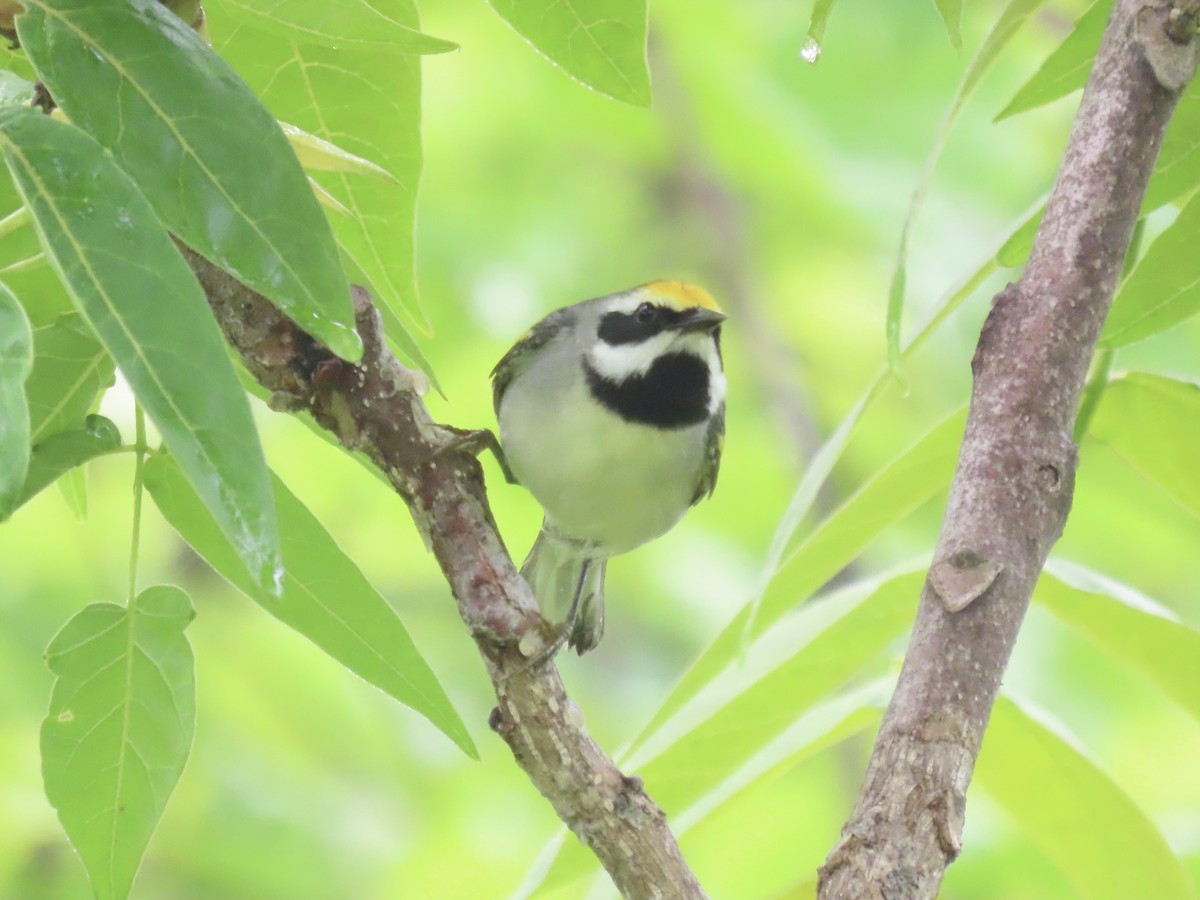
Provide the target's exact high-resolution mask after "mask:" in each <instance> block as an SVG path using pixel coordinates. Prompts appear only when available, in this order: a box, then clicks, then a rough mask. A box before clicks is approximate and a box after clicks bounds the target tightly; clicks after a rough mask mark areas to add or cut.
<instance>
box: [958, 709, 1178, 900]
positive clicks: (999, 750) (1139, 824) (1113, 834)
mask: <svg viewBox="0 0 1200 900" xmlns="http://www.w3.org/2000/svg"><path fill="white" fill-rule="evenodd" d="M1062 734H1063V732H1062V729H1061V728H1060V727H1058V726H1053V725H1049V724H1047V723H1046V721H1045V717H1044V716H1042V715H1037V716H1035V715H1033V714H1031V713H1030V712H1028V711H1026V710H1023V709H1022V708H1021V707H1019V706H1018V705H1017V704H1016V703H1014V702H1013V701H1012V700H1011V699H1009V698H1007V697H1004V696H1001V697H1000V698H999V699H998V700H997V701H996V705H995V707H994V708H993V709H992V716H991V719H990V721H989V722H988V729H987V733H986V734H985V736H984V740H983V748H982V750H981V752H980V754H979V761H978V764H977V765H976V768H975V781H976V783H977V784H978V785H979V786H980V787H981V788H983V789H984V790H985V791H987V793H988V795H989V796H990V797H991V798H992V800H993V801H994V802H995V803H996V804H997V805H998V806H1000V807H1001V808H1002V809H1004V810H1005V811H1007V812H1008V813H1009V814H1010V815H1011V816H1012V817H1013V819H1014V820H1015V821H1016V823H1017V825H1018V826H1019V827H1020V829H1021V830H1022V832H1024V834H1025V836H1026V837H1027V838H1029V840H1030V841H1031V842H1033V844H1034V845H1035V846H1037V847H1038V848H1039V849H1040V850H1041V851H1042V852H1043V853H1044V854H1046V856H1047V857H1049V858H1050V859H1051V860H1052V861H1053V862H1054V864H1055V865H1057V866H1058V867H1059V869H1061V870H1062V872H1063V874H1064V875H1065V876H1066V877H1067V879H1068V880H1069V881H1070V882H1071V884H1072V885H1073V886H1074V888H1075V891H1076V894H1077V896H1079V897H1087V898H1091V900H1106V898H1111V900H1128V898H1130V897H1154V898H1155V900H1173V898H1179V900H1184V898H1186V900H1192V898H1193V897H1194V894H1193V893H1192V889H1191V886H1190V883H1189V880H1188V877H1187V874H1186V872H1185V871H1184V869H1183V866H1182V865H1181V863H1180V861H1179V859H1178V858H1177V857H1176V856H1175V854H1173V853H1172V852H1171V849H1170V847H1168V846H1167V842H1166V841H1165V840H1164V839H1163V836H1162V835H1161V834H1160V833H1159V831H1158V829H1157V828H1155V826H1154V823H1153V822H1151V821H1150V819H1149V818H1147V816H1146V814H1145V813H1144V812H1143V811H1142V810H1141V809H1140V808H1139V807H1138V806H1137V805H1136V804H1135V803H1134V802H1133V801H1132V800H1131V799H1130V798H1129V796H1128V795H1126V794H1125V793H1124V792H1123V791H1122V790H1121V788H1120V787H1119V786H1118V785H1116V784H1115V783H1114V782H1113V780H1112V779H1111V778H1110V777H1109V776H1108V775H1107V774H1105V773H1104V772H1103V771H1102V770H1101V769H1100V768H1099V767H1098V766H1097V765H1096V764H1095V763H1094V762H1092V761H1091V760H1090V759H1088V758H1087V757H1086V756H1085V755H1084V754H1083V753H1081V752H1080V751H1079V750H1078V749H1076V747H1075V745H1074V742H1073V741H1072V740H1070V739H1069V738H1065V737H1063V736H1062Z"/></svg>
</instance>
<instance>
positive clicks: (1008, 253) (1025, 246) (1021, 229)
mask: <svg viewBox="0 0 1200 900" xmlns="http://www.w3.org/2000/svg"><path fill="white" fill-rule="evenodd" d="M1045 214H1046V203H1045V201H1043V202H1041V203H1039V204H1038V206H1037V208H1036V209H1035V210H1034V211H1033V212H1031V213H1028V214H1027V215H1026V216H1025V219H1024V221H1023V222H1022V223H1021V224H1020V225H1019V226H1018V227H1017V230H1016V231H1014V232H1013V233H1012V234H1011V235H1010V236H1009V238H1008V240H1007V241H1005V242H1004V246H1003V247H1001V248H1000V249H999V250H998V251H997V252H996V262H998V263H999V264H1000V265H1002V266H1003V267H1004V268H1006V269H1015V268H1016V267H1017V266H1023V265H1025V260H1027V259H1029V251H1030V250H1032V249H1033V239H1034V238H1035V237H1037V230H1038V229H1039V228H1041V227H1042V216H1044V215H1045Z"/></svg>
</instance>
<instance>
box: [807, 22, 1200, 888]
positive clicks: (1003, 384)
mask: <svg viewBox="0 0 1200 900" xmlns="http://www.w3.org/2000/svg"><path fill="white" fill-rule="evenodd" d="M1195 5H1196V4H1194V3H1191V4H1190V8H1186V6H1187V5H1185V4H1179V6H1180V7H1181V8H1175V5H1173V4H1171V3H1168V2H1165V0H1117V2H1116V3H1115V4H1114V10H1113V14H1112V18H1111V20H1110V22H1109V25H1108V29H1107V31H1106V33H1105V37H1104V40H1103V43H1102V45H1101V47H1100V50H1099V53H1098V54H1097V56H1096V61H1095V64H1094V67H1093V70H1092V74H1091V78H1090V79H1089V81H1088V84H1087V87H1086V89H1085V91H1084V95H1083V100H1082V102H1081V104H1080V107H1079V112H1078V114H1077V116H1076V119H1075V124H1074V126H1073V128H1072V131H1071V136H1070V138H1069V140H1068V144H1067V148H1066V151H1065V153H1064V156H1063V161H1062V166H1061V168H1060V170H1059V174H1058V179H1057V181H1056V183H1055V186H1054V190H1053V192H1052V194H1051V197H1050V201H1049V204H1048V206H1047V210H1046V215H1045V218H1044V220H1043V222H1042V225H1041V227H1040V229H1039V231H1038V234H1037V238H1036V239H1035V241H1034V244H1033V250H1032V252H1031V255H1030V259H1029V263H1028V265H1027V267H1026V269H1025V272H1024V274H1023V275H1022V277H1021V278H1020V280H1019V281H1017V282H1016V283H1015V284H1011V285H1009V286H1008V287H1007V288H1005V289H1004V290H1003V291H1001V292H1000V293H999V294H998V295H997V296H996V298H995V300H994V301H993V306H992V310H991V313H990V314H989V316H988V318H987V321H986V322H985V323H984V326H983V331H982V333H981V334H980V337H979V345H978V348H977V350H976V353H975V357H974V359H973V360H972V364H971V365H972V370H973V372H974V376H975V383H974V390H973V392H972V395H971V405H970V412H969V415H968V419H967V427H966V434H965V436H964V439H963V444H962V449H961V451H960V455H959V461H958V469H957V472H956V474H955V477H954V483H953V486H952V488H951V493H950V499H949V503H948V506H947V509H946V516H945V520H944V523H943V526H942V533H941V537H940V539H939V542H938V546H937V549H936V551H935V553H934V562H933V565H932V566H931V568H930V570H929V576H928V578H927V579H926V582H925V587H924V589H923V591H922V594H921V602H920V605H919V608H918V612H917V618H916V622H915V625H914V628H913V634H912V639H911V643H910V646H909V649H908V654H907V656H906V657H905V660H904V667H903V670H902V672H901V674H900V679H899V682H898V684H897V687H896V692H895V694H894V696H893V697H892V701H891V704H890V705H889V707H888V710H887V713H886V715H885V716H884V720H883V723H882V725H881V727H880V731H879V735H878V737H877V739H876V742H875V747H874V750H873V752H872V754H871V760H870V762H869V764H868V768H867V774H866V778H865V782H864V784H863V787H862V791H861V793H860V795H859V797H858V800H857V803H856V805H855V808H854V811H853V813H852V815H851V817H850V819H849V821H848V822H847V823H846V825H845V826H844V827H843V829H842V835H841V840H840V841H839V842H838V844H837V845H836V846H835V847H834V848H833V850H832V851H831V853H830V854H829V858H828V859H827V860H826V862H825V865H824V866H823V867H822V869H821V872H820V886H819V896H820V897H821V898H824V900H830V898H872V897H874V898H889V900H893V898H921V897H934V896H936V894H937V890H938V886H939V885H940V883H941V880H942V876H943V874H944V872H945V869H946V866H947V865H948V864H949V863H950V862H952V861H953V860H954V858H955V857H956V856H957V855H958V853H959V850H960V849H961V847H962V825H963V812H964V807H965V797H966V790H967V784H968V783H969V781H970V779H971V773H972V771H973V769H974V765H975V757H976V755H977V753H978V751H979V746H980V743H981V741H982V738H983V732H984V728H985V726H986V725H987V720H988V716H989V714H990V712H991V709H992V704H993V702H994V701H995V698H996V692H997V691H998V689H999V686H1000V679H1001V676H1002V674H1003V672H1004V668H1005V666H1006V665H1007V663H1008V658H1009V654H1010V653H1011V651H1012V647H1013V644H1014V642H1015V641H1016V636H1017V631H1018V629H1019V628H1020V625H1021V621H1022V619H1023V618H1024V615H1025V610H1026V608H1027V607H1028V605H1029V598H1030V595H1031V594H1032V592H1033V587H1034V583H1035V582H1036V581H1037V578H1038V575H1039V573H1040V572H1041V570H1042V566H1043V564H1044V563H1045V560H1046V556H1047V554H1048V553H1049V551H1050V547H1051V546H1052V545H1053V544H1054V542H1055V541H1056V540H1057V539H1058V537H1059V535H1060V534H1061V533H1062V529H1063V526H1064V524H1065V522H1066V519H1067V514H1068V512H1069V510H1070V507H1071V497H1072V492H1073V488H1074V478H1075V467H1076V448H1075V445H1074V443H1073V442H1072V440H1071V434H1072V425H1073V423H1074V420H1075V414H1076V410H1077V407H1078V404H1079V396H1080V391H1081V390H1082V388H1083V384H1084V380H1085V377H1086V375H1087V369H1088V364H1089V361H1090V360H1091V357H1092V353H1093V350H1094V348H1095V344H1096V340H1097V338H1098V336H1099V334H1100V328H1101V325H1102V324H1103V322H1104V317H1105V315H1106V314H1107V312H1108V307H1109V304H1110V303H1111V301H1112V295H1113V291H1114V289H1115V287H1116V282H1117V277H1118V275H1119V273H1120V271H1121V266H1122V262H1123V259H1124V256H1125V253H1126V249H1127V247H1128V245H1129V239H1130V235H1131V233H1132V231H1133V227H1134V223H1135V221H1136V219H1137V215H1138V210H1139V208H1140V206H1141V203H1142V197H1143V195H1144V193H1145V189H1146V183H1147V181H1148V180H1149V177H1150V173H1151V169H1152V167H1153V164H1154V160H1155V158H1156V156H1157V154H1158V148H1159V144H1160V142H1161V138H1162V134H1163V130H1164V129H1165V127H1166V125H1167V121H1168V119H1169V118H1170V115H1171V112H1172V110H1173V109H1174V106H1175V102H1176V100H1177V99H1178V97H1179V94H1180V93H1181V92H1182V90H1183V88H1184V86H1185V85H1186V84H1187V82H1188V81H1189V80H1190V78H1191V77H1192V74H1193V73H1194V71H1195V67H1196V55H1195V53H1196V48H1195V42H1194V40H1193V37H1194V34H1195V28H1196V21H1195Z"/></svg>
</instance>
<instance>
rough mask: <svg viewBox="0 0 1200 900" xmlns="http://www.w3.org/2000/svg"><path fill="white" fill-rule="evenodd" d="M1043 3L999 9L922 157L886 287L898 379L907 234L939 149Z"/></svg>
mask: <svg viewBox="0 0 1200 900" xmlns="http://www.w3.org/2000/svg"><path fill="white" fill-rule="evenodd" d="M1043 2H1045V0H1009V2H1008V4H1007V5H1006V6H1005V7H1004V9H1003V10H1002V11H1001V12H1000V15H999V17H998V18H997V19H996V24H995V25H993V26H992V30H991V31H989V32H988V34H987V37H985V38H984V39H983V43H982V44H980V46H979V49H978V50H977V51H976V52H975V56H974V57H973V58H972V59H971V62H970V63H969V64H968V65H967V70H966V71H965V72H964V73H963V77H962V80H961V81H960V82H959V83H958V87H957V88H956V89H955V92H954V98H953V99H952V100H951V101H950V107H949V109H947V110H946V115H945V116H944V117H943V119H942V122H941V124H940V125H939V126H938V131H937V134H936V135H935V136H934V139H933V147H932V149H931V150H930V151H929V155H928V156H927V157H926V158H925V163H924V165H923V166H922V167H921V174H920V176H919V177H918V178H917V185H916V187H915V188H913V194H912V198H911V199H910V200H909V203H908V215H907V216H906V217H905V219H904V226H903V228H902V229H901V231H900V243H899V247H898V248H897V250H896V265H895V268H894V269H893V270H892V278H891V281H890V287H889V290H888V305H887V317H886V322H885V328H884V331H885V335H886V337H887V351H888V352H887V358H888V368H889V370H890V371H891V373H892V374H893V376H895V377H897V378H901V380H902V376H901V374H900V371H901V370H900V359H901V352H900V320H901V317H902V316H903V313H904V294H905V281H906V270H907V267H908V242H909V235H911V233H912V229H913V226H914V225H915V224H916V221H917V214H918V213H919V212H920V210H921V207H922V206H924V204H925V195H926V194H928V193H929V186H930V184H932V182H933V172H934V169H935V168H936V167H937V162H938V159H939V158H940V157H941V155H942V150H943V149H944V148H945V146H946V141H947V140H948V139H949V137H950V129H951V128H952V127H953V125H954V122H955V121H956V120H957V119H958V114H959V112H961V111H962V108H963V106H964V105H966V102H967V100H968V99H969V98H970V96H971V94H973V93H974V92H975V88H976V87H977V86H978V85H979V82H980V81H981V80H982V79H983V76H984V74H986V72H987V70H988V69H989V68H991V66H992V63H993V62H995V61H996V58H997V57H998V56H999V55H1000V51H1001V50H1003V49H1004V47H1005V45H1006V44H1008V42H1009V41H1010V40H1011V39H1012V37H1013V35H1015V34H1016V33H1017V31H1018V30H1020V28H1021V26H1022V25H1024V24H1025V22H1026V21H1027V20H1028V19H1029V17H1030V16H1032V15H1033V14H1034V13H1035V12H1036V11H1037V8H1038V7H1039V6H1041V5H1042V3H1043Z"/></svg>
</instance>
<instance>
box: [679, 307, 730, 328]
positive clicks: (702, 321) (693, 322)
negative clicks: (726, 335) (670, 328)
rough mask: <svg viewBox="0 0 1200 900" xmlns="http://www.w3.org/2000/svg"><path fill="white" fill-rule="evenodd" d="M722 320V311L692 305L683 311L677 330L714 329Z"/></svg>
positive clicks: (718, 326)
mask: <svg viewBox="0 0 1200 900" xmlns="http://www.w3.org/2000/svg"><path fill="white" fill-rule="evenodd" d="M724 321H725V314H724V313H719V312H717V311H716V310H715V309H705V308H704V307H702V306H694V307H692V308H691V309H689V310H688V311H687V312H686V313H684V315H683V319H682V321H681V322H680V323H679V330H680V331H683V332H688V331H716V330H717V329H718V328H720V327H721V323H722V322H724Z"/></svg>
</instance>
